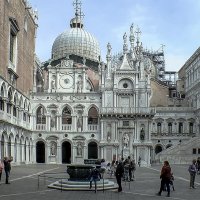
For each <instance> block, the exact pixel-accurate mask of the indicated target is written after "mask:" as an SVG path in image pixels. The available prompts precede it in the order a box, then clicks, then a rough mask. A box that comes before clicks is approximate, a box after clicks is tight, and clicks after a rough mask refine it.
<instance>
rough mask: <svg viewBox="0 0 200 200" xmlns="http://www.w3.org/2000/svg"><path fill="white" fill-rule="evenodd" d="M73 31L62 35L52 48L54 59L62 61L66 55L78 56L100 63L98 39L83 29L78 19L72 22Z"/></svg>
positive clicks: (70, 30) (67, 31)
mask: <svg viewBox="0 0 200 200" xmlns="http://www.w3.org/2000/svg"><path fill="white" fill-rule="evenodd" d="M70 26H71V29H69V30H66V31H65V32H63V33H61V34H60V35H59V36H58V37H57V38H56V39H55V41H54V43H53V46H52V58H53V59H60V58H62V57H65V56H66V55H78V56H81V57H85V58H86V59H89V60H93V61H99V56H100V48H99V43H98V41H97V40H96V38H95V37H94V36H93V35H91V34H90V33H89V32H87V31H85V30H84V29H83V28H82V27H83V24H82V22H81V21H80V19H78V18H73V19H72V20H71V22H70Z"/></svg>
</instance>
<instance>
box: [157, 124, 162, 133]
mask: <svg viewBox="0 0 200 200" xmlns="http://www.w3.org/2000/svg"><path fill="white" fill-rule="evenodd" d="M161 128H162V126H161V123H160V122H159V123H157V132H158V133H161Z"/></svg>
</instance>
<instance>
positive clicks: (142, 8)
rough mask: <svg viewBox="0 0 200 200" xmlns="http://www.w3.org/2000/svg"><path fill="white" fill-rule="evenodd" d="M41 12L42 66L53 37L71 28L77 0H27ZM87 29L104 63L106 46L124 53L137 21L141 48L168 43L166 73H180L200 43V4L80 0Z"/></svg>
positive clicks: (38, 42) (39, 47)
mask: <svg viewBox="0 0 200 200" xmlns="http://www.w3.org/2000/svg"><path fill="white" fill-rule="evenodd" d="M28 1H29V2H30V4H31V6H32V8H33V9H34V10H37V11H38V15H39V18H38V25H39V27H38V30H37V38H36V54H37V55H38V57H39V59H40V60H41V62H44V61H47V60H48V59H49V58H50V57H51V48H52V45H53V42H54V40H55V38H56V37H57V36H58V35H59V34H61V33H62V32H64V31H65V30H67V29H69V28H70V26H69V23H70V20H71V19H72V18H73V17H74V16H75V15H74V13H75V10H74V7H73V0H28ZM81 1H82V11H83V13H84V15H85V16H84V28H85V30H87V31H89V32H90V33H91V34H92V35H93V36H95V37H96V38H97V40H98V41H99V44H100V48H101V54H102V60H103V61H104V62H105V61H106V58H105V55H106V50H107V48H106V46H107V43H108V42H109V43H110V44H111V46H112V54H113V55H114V54H116V53H118V52H122V50H123V35H124V33H125V32H126V33H127V34H128V35H129V30H130V26H131V24H132V23H134V26H135V28H136V27H137V26H138V27H139V28H140V30H141V32H142V33H141V42H142V43H143V47H144V48H145V49H146V48H147V49H149V50H154V51H157V50H160V49H161V46H162V45H164V53H165V70H166V71H178V70H179V69H180V68H181V67H182V66H183V65H184V63H185V62H186V61H187V59H189V58H190V56H192V54H193V53H194V52H195V51H196V49H197V48H198V47H199V44H200V21H199V13H200V1H199V0H81Z"/></svg>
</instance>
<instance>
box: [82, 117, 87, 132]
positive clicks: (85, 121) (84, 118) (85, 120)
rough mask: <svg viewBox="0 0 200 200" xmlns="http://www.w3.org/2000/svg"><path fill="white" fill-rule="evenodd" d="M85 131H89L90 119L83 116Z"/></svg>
mask: <svg viewBox="0 0 200 200" xmlns="http://www.w3.org/2000/svg"><path fill="white" fill-rule="evenodd" d="M82 117H83V131H87V130H88V126H87V125H88V117H87V116H86V115H83V116H82Z"/></svg>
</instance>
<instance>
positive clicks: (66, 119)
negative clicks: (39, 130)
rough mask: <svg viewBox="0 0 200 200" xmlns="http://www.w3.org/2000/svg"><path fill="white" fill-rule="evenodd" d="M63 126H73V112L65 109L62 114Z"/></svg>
mask: <svg viewBox="0 0 200 200" xmlns="http://www.w3.org/2000/svg"><path fill="white" fill-rule="evenodd" d="M62 124H72V117H71V111H70V110H69V108H68V107H65V108H64V109H63V112H62Z"/></svg>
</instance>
